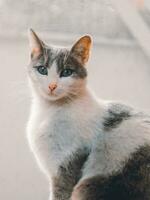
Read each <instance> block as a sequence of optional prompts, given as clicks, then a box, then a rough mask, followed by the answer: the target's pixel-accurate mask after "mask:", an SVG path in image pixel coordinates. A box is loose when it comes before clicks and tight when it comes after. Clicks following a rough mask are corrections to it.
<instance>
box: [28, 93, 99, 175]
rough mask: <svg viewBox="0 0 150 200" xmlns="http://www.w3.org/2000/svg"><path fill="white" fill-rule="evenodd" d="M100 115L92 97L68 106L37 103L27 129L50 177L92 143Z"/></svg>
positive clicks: (34, 104)
mask: <svg viewBox="0 0 150 200" xmlns="http://www.w3.org/2000/svg"><path fill="white" fill-rule="evenodd" d="M97 113H100V106H99V105H98V104H97V102H96V101H94V100H93V99H92V98H91V97H89V96H88V97H84V99H80V100H79V101H76V102H75V103H74V104H72V105H71V104H69V105H68V104H66V105H64V106H56V105H55V106H54V105H48V104H47V105H46V104H41V102H40V101H37V100H35V102H34V103H33V105H32V109H31V115H30V119H29V123H28V127H27V131H28V140H29V144H30V147H31V150H32V151H33V152H34V154H35V156H36V158H37V161H38V162H39V165H40V166H41V168H42V170H43V171H44V172H45V173H46V174H47V175H48V176H50V175H51V174H53V175H54V174H57V170H58V167H59V165H60V164H61V162H63V161H64V159H65V158H67V157H68V155H71V154H72V153H73V152H74V151H75V150H77V149H79V148H81V147H82V148H83V147H84V146H85V145H86V146H87V145H88V143H89V144H90V140H91V137H92V135H93V134H94V132H93V127H92V126H93V123H92V121H93V120H92V119H93V118H94V117H95V116H96V114H97ZM99 117H100V115H99Z"/></svg>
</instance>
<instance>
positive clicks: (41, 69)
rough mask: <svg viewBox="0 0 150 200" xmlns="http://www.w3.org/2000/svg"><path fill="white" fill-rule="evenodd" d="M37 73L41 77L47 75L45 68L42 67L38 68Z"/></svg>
mask: <svg viewBox="0 0 150 200" xmlns="http://www.w3.org/2000/svg"><path fill="white" fill-rule="evenodd" d="M37 71H38V72H39V73H40V74H42V75H48V70H47V67H44V66H38V67H37Z"/></svg>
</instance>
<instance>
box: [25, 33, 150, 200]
mask: <svg viewBox="0 0 150 200" xmlns="http://www.w3.org/2000/svg"><path fill="white" fill-rule="evenodd" d="M29 41H30V49H31V59H30V64H29V66H28V67H27V74H28V79H29V86H30V88H31V95H32V105H31V113H30V117H29V121H28V125H27V137H28V141H29V145H30V148H31V150H32V152H33V154H34V155H35V158H36V160H37V162H38V164H39V166H40V168H41V170H42V171H43V173H45V175H46V176H47V178H48V180H49V183H50V200H114V199H115V200H150V116H149V115H147V114H145V113H143V112H140V111H137V110H136V109H134V108H132V107H130V106H128V105H124V104H122V103H119V102H112V101H104V100H100V99H98V98H96V97H95V95H94V94H93V92H91V90H90V89H89V88H88V87H87V65H86V64H87V62H88V59H89V56H90V52H91V46H92V39H91V36H89V35H85V36H83V37H81V38H80V39H78V40H77V41H76V42H75V44H74V45H73V46H72V47H71V48H70V47H66V48H65V47H56V46H52V45H51V46H48V45H46V44H45V43H44V42H43V41H42V40H41V39H40V38H39V37H38V36H37V34H36V33H35V32H34V31H33V30H32V29H31V30H30V31H29Z"/></svg>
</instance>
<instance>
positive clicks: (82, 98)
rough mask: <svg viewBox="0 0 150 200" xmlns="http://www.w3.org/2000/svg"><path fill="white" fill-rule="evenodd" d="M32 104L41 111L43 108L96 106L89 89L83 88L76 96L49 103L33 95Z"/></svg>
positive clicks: (95, 100) (94, 98)
mask: <svg viewBox="0 0 150 200" xmlns="http://www.w3.org/2000/svg"><path fill="white" fill-rule="evenodd" d="M33 104H34V105H36V106H38V107H40V108H41V109H43V108H45V109H47V108H50V107H53V108H54V107H56V108H58V107H59V108H60V107H70V106H71V107H72V106H74V105H77V104H80V105H81V104H82V105H84V106H86V104H88V105H92V104H97V99H96V97H95V96H94V94H93V93H92V92H91V90H90V89H89V88H85V89H84V90H82V92H80V93H79V94H78V95H76V96H72V98H67V97H66V98H62V99H59V100H56V101H49V100H47V99H44V98H43V97H41V96H39V95H36V94H34V95H33Z"/></svg>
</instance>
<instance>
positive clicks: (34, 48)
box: [29, 29, 44, 58]
mask: <svg viewBox="0 0 150 200" xmlns="http://www.w3.org/2000/svg"><path fill="white" fill-rule="evenodd" d="M29 43H30V49H31V57H32V58H37V57H38V56H39V55H41V54H42V53H43V47H44V43H43V41H41V40H40V38H39V37H38V36H37V34H36V33H35V32H34V31H33V30H32V29H30V30H29Z"/></svg>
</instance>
